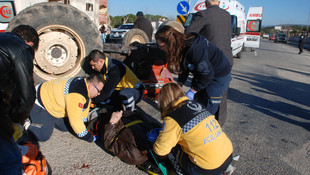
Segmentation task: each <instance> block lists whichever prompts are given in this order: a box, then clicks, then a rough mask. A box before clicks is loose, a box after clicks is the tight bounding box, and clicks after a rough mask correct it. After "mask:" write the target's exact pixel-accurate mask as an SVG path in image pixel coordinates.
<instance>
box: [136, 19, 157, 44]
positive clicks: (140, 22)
mask: <svg viewBox="0 0 310 175" xmlns="http://www.w3.org/2000/svg"><path fill="white" fill-rule="evenodd" d="M133 28H138V29H141V30H143V31H144V32H145V33H146V35H147V37H148V38H149V41H152V35H153V27H152V24H151V22H150V21H149V20H148V19H146V18H145V17H144V16H139V18H138V19H137V20H136V21H135V22H134V24H133Z"/></svg>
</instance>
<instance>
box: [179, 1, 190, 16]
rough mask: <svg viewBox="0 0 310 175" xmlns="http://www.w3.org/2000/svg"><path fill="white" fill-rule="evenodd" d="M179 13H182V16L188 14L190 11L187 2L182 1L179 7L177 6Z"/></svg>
mask: <svg viewBox="0 0 310 175" xmlns="http://www.w3.org/2000/svg"><path fill="white" fill-rule="evenodd" d="M177 11H178V13H180V14H181V15H185V14H187V13H188V11H189V4H188V2H186V1H181V2H180V3H179V4H178V6H177Z"/></svg>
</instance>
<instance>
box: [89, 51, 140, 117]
mask: <svg viewBox="0 0 310 175" xmlns="http://www.w3.org/2000/svg"><path fill="white" fill-rule="evenodd" d="M88 58H89V59H90V65H91V68H92V69H94V70H96V71H97V72H99V73H101V74H102V76H103V79H104V80H105V81H106V82H105V86H104V88H103V91H102V93H101V94H100V95H99V96H98V97H96V98H94V99H93V102H94V103H96V104H98V103H101V104H104V103H110V104H113V105H114V111H119V110H122V108H117V107H115V106H118V105H119V102H118V101H121V102H120V103H121V104H123V105H124V107H125V110H129V111H134V110H135V105H136V104H137V103H138V102H140V101H141V99H142V98H143V95H144V86H143V85H142V83H141V81H140V80H139V79H138V78H137V76H136V75H135V74H134V73H133V72H132V71H131V70H130V69H129V68H128V67H127V66H126V65H125V64H124V63H122V62H121V61H118V60H116V59H111V58H108V57H106V56H105V55H104V53H103V52H101V51H99V50H93V51H91V52H90V53H89V55H88ZM115 104H116V105H115Z"/></svg>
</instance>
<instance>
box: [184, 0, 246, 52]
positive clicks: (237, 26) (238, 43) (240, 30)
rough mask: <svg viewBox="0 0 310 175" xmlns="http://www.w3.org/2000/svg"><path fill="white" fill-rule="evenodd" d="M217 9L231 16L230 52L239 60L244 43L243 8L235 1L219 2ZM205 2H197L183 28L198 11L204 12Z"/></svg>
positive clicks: (200, 0)
mask: <svg viewBox="0 0 310 175" xmlns="http://www.w3.org/2000/svg"><path fill="white" fill-rule="evenodd" d="M219 7H220V8H222V9H224V10H226V11H227V12H228V13H230V15H231V23H232V37H231V50H232V53H233V55H234V56H235V57H237V58H241V56H242V51H243V47H244V43H245V41H246V37H245V32H246V21H245V8H244V7H243V5H242V4H241V3H240V2H238V1H236V0H219ZM205 9H206V4H205V0H198V1H197V2H196V4H195V6H194V7H193V8H192V10H191V11H190V13H189V15H188V17H187V19H186V22H185V24H184V27H187V26H189V25H190V23H191V21H192V18H193V15H194V14H195V13H196V12H197V11H200V10H205Z"/></svg>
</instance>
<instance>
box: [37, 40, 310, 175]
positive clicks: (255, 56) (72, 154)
mask: <svg viewBox="0 0 310 175" xmlns="http://www.w3.org/2000/svg"><path fill="white" fill-rule="evenodd" d="M249 50H250V49H248V50H247V52H245V53H244V54H243V57H242V58H241V59H235V60H234V66H233V71H232V81H231V85H230V88H229V96H228V120H227V122H226V123H225V125H224V127H223V130H224V132H226V134H227V135H228V136H229V137H230V139H231V140H232V143H233V146H234V154H233V155H234V157H235V156H239V160H238V161H233V163H232V164H233V166H235V167H236V170H235V172H234V174H235V175H261V174H268V175H273V174H274V175H280V174H281V175H299V174H300V175H309V174H310V166H309V165H310V132H309V131H310V92H309V90H310V52H309V51H307V50H305V52H304V54H302V55H298V54H297V53H298V48H296V47H295V46H294V45H285V44H279V43H273V42H271V41H268V40H262V42H261V48H260V49H257V50H256V51H255V52H250V51H249ZM184 90H186V87H185V88H184ZM139 106H140V107H141V108H142V109H143V110H144V111H145V112H146V114H147V115H148V116H151V117H153V118H155V119H159V116H160V115H159V112H158V111H157V110H156V107H155V106H156V103H153V102H152V101H150V100H145V101H142V102H140V103H139ZM40 145H41V150H42V152H43V154H44V155H45V156H46V158H47V160H48V161H49V163H50V164H51V166H52V168H53V174H57V175H58V174H59V175H63V174H73V175H85V174H99V175H109V174H113V175H114V174H122V175H123V174H126V175H127V174H128V175H136V174H145V173H144V172H142V171H140V170H138V169H137V168H136V167H135V166H132V165H127V164H125V163H123V162H121V161H120V160H119V159H118V158H116V157H112V156H111V155H109V154H107V153H106V152H105V151H103V150H102V149H101V148H100V147H99V146H98V145H97V144H95V143H87V142H85V141H82V140H79V139H78V138H76V137H75V136H73V135H71V134H70V133H66V132H65V133H64V132H60V131H58V130H56V129H55V130H54V133H53V135H52V137H51V139H50V140H48V141H47V142H42V143H40Z"/></svg>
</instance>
